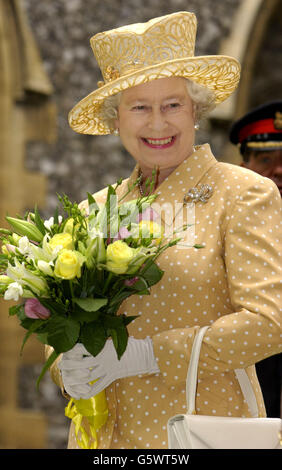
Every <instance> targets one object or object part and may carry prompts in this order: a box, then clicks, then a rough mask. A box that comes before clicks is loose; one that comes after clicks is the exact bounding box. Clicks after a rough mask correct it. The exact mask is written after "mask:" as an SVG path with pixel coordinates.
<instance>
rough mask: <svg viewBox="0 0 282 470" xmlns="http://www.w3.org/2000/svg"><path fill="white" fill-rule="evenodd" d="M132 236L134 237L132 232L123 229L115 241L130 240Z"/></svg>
mask: <svg viewBox="0 0 282 470" xmlns="http://www.w3.org/2000/svg"><path fill="white" fill-rule="evenodd" d="M131 235H132V234H131V232H129V230H128V229H127V228H126V227H121V228H120V229H119V231H118V233H117V234H116V236H115V238H114V241H117V240H123V239H124V238H128V237H130V236H131Z"/></svg>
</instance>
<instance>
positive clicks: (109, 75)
mask: <svg viewBox="0 0 282 470" xmlns="http://www.w3.org/2000/svg"><path fill="white" fill-rule="evenodd" d="M104 78H105V80H106V81H107V82H112V81H113V80H116V79H117V78H120V73H119V71H118V70H117V69H115V68H114V67H113V66H112V65H108V67H107V68H106V70H105V72H104Z"/></svg>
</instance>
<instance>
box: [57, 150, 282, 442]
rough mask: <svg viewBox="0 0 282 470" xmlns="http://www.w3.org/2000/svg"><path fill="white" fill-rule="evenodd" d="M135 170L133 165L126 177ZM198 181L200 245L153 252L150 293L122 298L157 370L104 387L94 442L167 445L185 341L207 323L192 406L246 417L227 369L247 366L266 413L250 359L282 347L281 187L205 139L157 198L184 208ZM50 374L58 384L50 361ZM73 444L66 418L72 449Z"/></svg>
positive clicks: (185, 359) (182, 402) (179, 400)
mask: <svg viewBox="0 0 282 470" xmlns="http://www.w3.org/2000/svg"><path fill="white" fill-rule="evenodd" d="M137 172H138V169H137V167H136V168H135V170H134V171H133V173H132V175H131V177H130V178H129V181H130V182H133V181H134V180H135V179H136V176H137ZM126 183H127V181H125V182H124V184H123V186H122V187H121V192H122V191H124V189H125V187H127V185H126ZM201 184H209V185H211V186H212V188H213V193H212V196H211V197H210V199H209V200H208V201H207V202H206V203H202V202H197V203H196V204H195V236H196V243H200V244H203V245H204V248H201V249H195V248H186V249H183V248H182V249H180V248H179V247H171V248H169V250H167V251H166V252H165V253H163V254H162V255H161V257H160V258H159V260H158V264H159V266H160V267H161V268H162V269H163V270H164V271H165V274H164V276H163V278H162V280H161V281H160V282H159V284H157V285H156V286H153V288H152V289H151V295H149V296H134V297H130V298H129V299H127V300H126V301H125V302H124V304H123V305H122V308H121V311H122V312H123V313H125V314H127V315H139V318H137V319H136V320H135V321H134V322H133V323H131V324H130V325H129V334H130V335H131V336H134V337H135V338H145V337H146V336H150V337H151V338H152V340H153V346H154V353H155V356H156V359H157V361H158V365H159V369H160V373H159V374H156V375H142V376H135V377H130V378H126V379H121V380H117V381H116V382H114V383H113V384H111V385H110V386H109V387H108V388H107V390H106V393H107V400H108V406H109V418H108V421H107V423H106V425H104V426H103V428H102V429H101V430H100V432H99V448H101V449H106V448H112V449H117V448H126V449H132V448H141V449H146V448H151V449H163V448H164V449H165V448H167V445H168V444H167V431H166V424H167V420H168V418H169V417H171V416H173V415H175V414H178V413H183V412H185V409H186V398H185V379H186V374H187V368H188V363H189V357H190V352H191V346H192V342H193V338H194V336H195V333H196V331H197V330H198V329H199V328H200V327H201V326H204V325H210V328H209V330H208V332H207V334H206V336H205V338H204V342H203V347H202V351H201V356H200V374H199V384H198V390H197V401H196V407H197V413H198V414H206V415H213V416H250V413H249V410H248V407H247V404H246V402H245V401H244V398H243V396H242V393H241V390H240V387H239V384H238V382H237V379H236V377H235V374H234V369H237V368H245V369H246V371H247V373H248V375H249V377H250V379H251V382H252V385H253V388H254V392H255V395H256V397H257V403H258V407H259V410H260V415H261V416H265V408H264V403H263V399H262V394H261V390H260V387H259V384H258V380H257V377H256V373H255V367H254V364H255V362H258V361H260V360H262V359H264V358H266V357H268V356H270V355H273V354H276V353H279V352H281V351H282V339H281V336H282V335H281V287H280V286H281V284H280V282H281V266H280V265H281V260H280V258H279V250H281V238H280V236H281V235H280V234H281V198H280V194H279V192H278V190H277V188H276V186H275V184H274V183H273V182H272V181H271V180H269V179H267V178H263V177H261V176H260V175H258V174H256V173H254V172H252V171H249V170H246V169H243V168H241V167H238V166H235V165H232V164H227V163H222V162H218V161H217V160H216V159H215V158H214V156H213V155H212V153H211V151H210V147H209V145H207V144H206V145H203V146H201V147H197V148H196V151H195V152H194V153H193V154H192V155H191V156H190V157H189V158H188V159H187V160H185V161H184V162H183V163H182V164H181V165H180V166H179V167H178V168H177V169H176V170H175V171H174V172H173V173H172V174H171V175H170V176H169V177H168V178H167V179H166V180H165V181H164V182H163V183H162V184H161V185H160V186H159V187H158V189H157V192H158V194H159V197H158V199H157V201H158V202H159V203H161V204H165V203H166V202H173V203H178V206H177V204H176V206H177V207H181V204H182V202H183V196H184V195H185V193H187V191H188V190H189V189H190V188H192V187H196V186H198V187H199V185H201ZM136 191H137V190H136ZM105 195H106V190H102V191H100V192H99V193H98V194H97V195H96V198H97V200H98V201H101V202H102V201H103V200H104V198H105ZM136 196H137V194H136V195H135V197H136ZM132 197H134V195H133V194H131V195H130V198H132ZM184 222H185V220H184ZM52 374H53V377H54V380H56V381H57V383H61V382H60V379H59V377H58V371H57V369H56V367H54V368H53V371H52ZM77 447H78V446H77V443H76V440H75V436H74V432H73V428H72V426H71V429H70V435H69V448H77Z"/></svg>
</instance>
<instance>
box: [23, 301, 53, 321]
mask: <svg viewBox="0 0 282 470" xmlns="http://www.w3.org/2000/svg"><path fill="white" fill-rule="evenodd" d="M24 312H25V314H26V316H27V317H28V318H34V319H35V320H38V319H40V320H47V318H49V317H50V315H51V313H50V311H49V310H48V309H47V308H45V307H43V305H42V304H41V303H40V302H39V300H37V299H27V300H26V302H25V306H24Z"/></svg>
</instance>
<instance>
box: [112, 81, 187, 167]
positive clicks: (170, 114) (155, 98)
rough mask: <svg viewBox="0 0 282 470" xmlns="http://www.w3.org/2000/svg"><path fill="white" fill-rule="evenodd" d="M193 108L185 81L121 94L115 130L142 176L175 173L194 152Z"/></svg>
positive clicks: (154, 84) (148, 85) (158, 83)
mask: <svg viewBox="0 0 282 470" xmlns="http://www.w3.org/2000/svg"><path fill="white" fill-rule="evenodd" d="M194 124H195V119H194V106H193V103H192V100H191V98H190V96H189V95H188V91H187V88H186V83H185V79H183V78H181V77H171V78H163V79H158V80H154V81H152V82H149V83H145V84H142V85H138V86H135V87H133V88H129V89H128V90H125V91H124V92H123V93H122V97H121V101H120V104H119V108H118V119H117V121H116V126H117V128H119V133H120V138H121V141H122V143H123V145H124V147H125V148H126V149H127V151H128V152H129V153H130V154H131V155H132V157H133V158H134V159H135V160H136V161H137V162H138V163H139V164H140V166H141V169H142V170H143V173H144V172H146V170H147V172H148V171H149V172H151V170H152V169H153V168H154V167H156V166H158V167H159V170H160V172H161V171H162V170H163V171H165V172H169V171H170V170H171V171H173V170H174V169H175V168H176V167H177V166H178V165H179V164H180V163H182V162H183V160H184V159H185V158H187V157H188V156H189V155H190V154H191V153H192V151H193V144H194V137H195V129H194Z"/></svg>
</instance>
